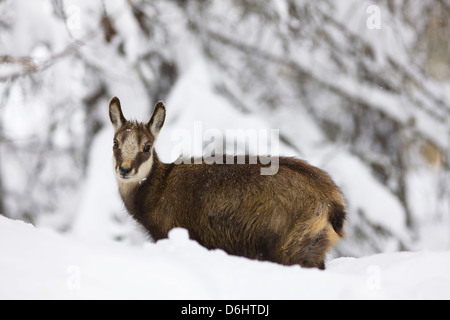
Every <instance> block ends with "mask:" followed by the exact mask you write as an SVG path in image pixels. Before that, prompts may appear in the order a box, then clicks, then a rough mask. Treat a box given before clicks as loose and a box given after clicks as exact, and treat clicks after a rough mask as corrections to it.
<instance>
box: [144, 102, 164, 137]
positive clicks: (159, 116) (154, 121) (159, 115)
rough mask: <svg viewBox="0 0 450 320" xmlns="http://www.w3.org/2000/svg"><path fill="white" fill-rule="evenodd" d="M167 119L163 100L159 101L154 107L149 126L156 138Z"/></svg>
mask: <svg viewBox="0 0 450 320" xmlns="http://www.w3.org/2000/svg"><path fill="white" fill-rule="evenodd" d="M165 119H166V107H165V106H164V103H163V102H162V101H158V102H157V103H156V104H155V107H154V109H153V114H152V117H151V119H150V121H149V122H148V124H147V126H148V129H149V130H150V132H151V134H153V136H154V137H155V138H156V136H157V135H158V134H159V131H160V130H161V128H162V126H163V124H164V120H165Z"/></svg>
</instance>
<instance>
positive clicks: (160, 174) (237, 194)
mask: <svg viewBox="0 0 450 320" xmlns="http://www.w3.org/2000/svg"><path fill="white" fill-rule="evenodd" d="M109 116H110V119H111V123H112V125H113V127H114V130H115V134H114V144H113V153H114V156H113V163H114V170H115V175H116V178H117V181H118V185H119V192H120V195H121V197H122V200H123V202H124V204H125V207H126V208H127V210H128V212H129V213H130V214H131V216H133V217H134V218H135V219H136V220H137V221H138V222H139V223H140V224H142V225H143V226H144V227H145V228H146V229H147V231H148V232H149V234H150V235H151V236H152V238H153V239H154V240H155V241H156V240H159V239H162V238H167V234H168V232H169V230H170V229H172V228H175V227H182V228H186V229H187V230H188V231H189V236H190V238H191V239H194V240H196V241H198V242H199V243H200V244H201V245H203V246H205V247H206V248H209V249H215V248H219V249H223V250H225V251H226V252H228V253H229V254H233V255H238V256H245V257H248V258H251V259H258V260H269V261H274V262H277V263H280V264H284V265H293V264H299V265H301V266H303V267H317V268H320V269H324V268H325V254H326V253H327V251H328V250H329V249H330V248H331V247H332V246H333V245H334V244H335V243H336V242H337V240H338V239H339V237H344V223H345V218H346V208H345V202H344V199H343V197H342V194H341V192H340V191H339V189H338V187H336V185H335V184H334V183H333V181H332V180H331V178H330V177H329V176H328V175H327V174H326V173H325V172H324V171H322V170H320V169H318V168H316V167H313V166H311V165H309V164H307V163H306V162H304V161H301V160H297V159H294V158H285V157H280V158H279V168H278V172H277V173H276V174H274V175H261V171H260V169H261V168H262V167H264V165H263V164H261V163H260V162H258V163H257V164H249V163H248V162H246V164H225V162H224V164H217V163H214V164H206V163H205V162H203V163H202V164H195V163H194V164H185V163H181V164H175V163H169V164H166V163H162V162H161V161H160V160H159V159H158V155H157V154H156V151H155V148H154V145H155V140H156V137H157V136H158V133H159V132H160V130H161V127H162V126H163V124H164V119H165V116H166V110H165V107H164V104H163V103H162V102H158V103H156V105H155V107H154V111H153V115H152V117H151V119H150V121H149V122H148V123H139V122H136V121H127V120H126V119H125V117H124V115H123V113H122V109H121V106H120V101H119V99H118V98H116V97H114V98H113V99H112V100H111V102H110V105H109Z"/></svg>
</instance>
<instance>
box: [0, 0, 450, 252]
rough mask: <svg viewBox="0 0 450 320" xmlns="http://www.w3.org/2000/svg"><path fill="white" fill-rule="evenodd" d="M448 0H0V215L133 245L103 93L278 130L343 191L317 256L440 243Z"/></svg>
mask: <svg viewBox="0 0 450 320" xmlns="http://www.w3.org/2000/svg"><path fill="white" fill-rule="evenodd" d="M449 15H450V1H448V0H436V1H400V0H397V1H395V0H380V1H370V2H368V1H361V0H340V1H335V0H333V1H331V0H314V1H305V0H270V1H258V0H215V1H205V0H192V1H187V0H178V1H175V0H164V1H163V0H152V1H138V0H136V1H133V0H128V1H126V0H114V1H111V0H108V1H104V0H103V1H102V0H89V1H88V0H82V1H64V0H52V1H51V0H34V1H25V0H14V1H12V0H0V214H2V215H4V216H7V217H10V218H13V219H20V220H24V221H27V222H31V223H33V224H34V225H37V226H39V227H42V228H50V229H54V230H57V231H59V232H64V233H70V234H73V235H75V236H77V237H82V238H96V239H103V240H109V239H114V240H117V241H123V242H126V243H130V244H139V243H142V241H146V237H145V236H143V233H142V232H141V231H140V230H138V226H136V224H135V223H134V222H133V221H131V219H130V218H128V216H127V214H126V212H125V210H124V208H123V205H122V204H121V201H120V197H119V195H118V191H117V186H116V182H115V178H114V176H113V171H112V151H111V148H112V138H113V131H112V128H111V125H110V123H109V118H108V102H109V100H110V98H111V97H113V96H118V97H119V98H120V99H121V102H122V108H123V111H124V113H125V116H126V117H127V118H134V119H139V120H141V121H148V119H149V117H150V115H151V112H152V108H153V105H154V103H155V102H156V101H157V100H160V99H162V100H164V101H165V103H166V106H167V120H166V124H165V127H164V128H163V130H162V132H161V135H160V138H159V140H158V143H157V151H158V154H159V155H160V158H161V159H162V160H163V161H173V160H175V159H174V157H175V158H176V154H175V153H176V152H173V147H174V145H175V144H176V143H177V142H176V140H174V138H173V137H174V133H175V132H177V131H176V130H179V129H180V128H183V129H184V130H188V131H189V132H192V131H193V128H194V122H195V121H201V122H202V125H203V128H204V129H207V128H216V129H219V130H221V131H225V129H227V128H242V129H249V128H256V129H264V128H265V129H271V128H275V129H279V130H280V153H281V154H283V155H289V156H296V157H299V158H302V159H305V160H307V161H308V162H310V163H311V164H313V165H316V166H319V167H321V168H323V169H324V170H326V171H327V172H329V173H330V174H331V176H332V177H333V178H334V180H335V181H336V183H337V184H338V185H339V186H340V187H341V189H342V191H343V193H344V195H345V197H346V200H347V202H348V209H349V210H348V213H349V219H348V226H347V238H346V239H345V240H344V241H341V242H340V243H339V245H338V247H337V248H336V249H335V251H334V252H333V255H334V256H363V255H368V254H373V253H377V252H389V251H398V250H449V249H450V167H449V161H450V141H449V140H450V26H449Z"/></svg>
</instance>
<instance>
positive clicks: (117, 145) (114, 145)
mask: <svg viewBox="0 0 450 320" xmlns="http://www.w3.org/2000/svg"><path fill="white" fill-rule="evenodd" d="M113 147H114V148H115V149H117V148H119V143H118V142H117V141H114V143H113Z"/></svg>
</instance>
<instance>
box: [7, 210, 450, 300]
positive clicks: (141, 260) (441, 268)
mask: <svg viewBox="0 0 450 320" xmlns="http://www.w3.org/2000/svg"><path fill="white" fill-rule="evenodd" d="M0 270H1V272H0V283H1V286H0V299H450V252H448V251H447V252H398V253H389V254H386V253H385V254H378V255H373V256H368V257H363V258H338V259H334V260H331V261H328V263H327V269H326V270H325V271H320V270H317V269H302V268H301V267H299V266H282V265H278V264H275V263H271V262H261V261H254V260H249V259H247V258H242V257H236V256H230V255H228V254H226V253H225V252H223V251H222V250H207V249H205V248H204V247H202V246H200V245H199V244H198V243H197V242H195V241H192V240H189V238H188V233H187V231H186V230H184V229H173V230H172V231H171V232H170V233H169V239H164V240H160V241H158V242H156V243H150V242H147V243H145V244H143V245H141V246H128V245H125V244H123V243H117V242H113V241H103V240H90V241H86V240H85V239H83V238H80V237H76V236H74V235H67V234H65V235H62V234H58V233H56V232H55V231H52V230H49V229H42V228H35V227H33V226H32V225H30V224H26V223H24V222H22V221H16V220H10V219H7V218H5V217H3V216H0Z"/></svg>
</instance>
